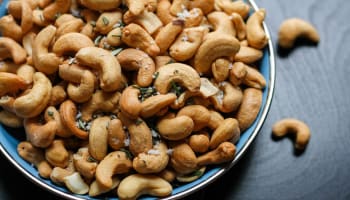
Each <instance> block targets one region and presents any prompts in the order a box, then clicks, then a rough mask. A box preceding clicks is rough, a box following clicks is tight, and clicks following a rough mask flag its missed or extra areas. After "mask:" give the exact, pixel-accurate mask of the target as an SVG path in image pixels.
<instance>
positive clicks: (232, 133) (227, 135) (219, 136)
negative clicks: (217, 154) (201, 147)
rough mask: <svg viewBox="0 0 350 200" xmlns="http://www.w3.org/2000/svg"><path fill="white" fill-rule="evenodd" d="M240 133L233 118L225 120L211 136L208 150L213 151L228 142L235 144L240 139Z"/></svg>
mask: <svg viewBox="0 0 350 200" xmlns="http://www.w3.org/2000/svg"><path fill="white" fill-rule="evenodd" d="M240 133H241V132H240V130H239V125H238V121H237V120H236V119H234V118H226V119H225V120H224V121H223V122H222V123H221V124H220V125H219V126H218V128H217V129H215V131H214V132H213V134H212V135H211V138H210V149H215V148H216V147H218V146H219V145H220V144H221V143H223V142H225V141H228V140H230V141H231V142H232V143H236V142H237V141H238V140H239V138H240Z"/></svg>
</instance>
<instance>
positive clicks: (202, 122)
mask: <svg viewBox="0 0 350 200" xmlns="http://www.w3.org/2000/svg"><path fill="white" fill-rule="evenodd" d="M176 116H177V117H179V116H188V117H190V118H191V119H192V120H193V122H194V127H193V130H194V131H199V130H201V129H202V128H204V127H205V126H207V123H208V121H209V120H210V112H209V110H208V109H207V108H205V107H204V106H201V105H188V106H185V107H183V108H182V109H180V110H179V112H178V113H177V115H176Z"/></svg>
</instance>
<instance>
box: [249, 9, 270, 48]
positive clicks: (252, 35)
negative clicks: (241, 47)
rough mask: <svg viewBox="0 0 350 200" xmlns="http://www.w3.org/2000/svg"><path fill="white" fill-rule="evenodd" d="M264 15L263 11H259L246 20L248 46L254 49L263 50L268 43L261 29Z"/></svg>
mask: <svg viewBox="0 0 350 200" xmlns="http://www.w3.org/2000/svg"><path fill="white" fill-rule="evenodd" d="M265 15H266V11H265V9H259V10H258V11H255V12H254V13H253V14H252V15H251V16H249V18H248V20H247V40H248V44H249V46H251V47H254V48H256V49H263V48H264V47H265V46H266V45H267V42H268V38H267V36H266V33H265V31H264V28H263V21H264V19H265Z"/></svg>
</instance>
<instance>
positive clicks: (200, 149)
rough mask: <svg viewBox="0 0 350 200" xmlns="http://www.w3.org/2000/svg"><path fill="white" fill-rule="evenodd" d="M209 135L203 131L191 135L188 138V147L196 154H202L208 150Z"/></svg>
mask: <svg viewBox="0 0 350 200" xmlns="http://www.w3.org/2000/svg"><path fill="white" fill-rule="evenodd" d="M209 141H210V140H209V134H208V133H207V132H205V131H200V132H198V133H195V134H192V135H191V136H190V137H189V140H188V145H190V147H191V149H192V150H193V151H194V152H196V153H204V152H207V151H208V149H209Z"/></svg>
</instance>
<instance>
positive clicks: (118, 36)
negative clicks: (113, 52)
mask: <svg viewBox="0 0 350 200" xmlns="http://www.w3.org/2000/svg"><path fill="white" fill-rule="evenodd" d="M112 37H117V38H121V37H122V35H121V34H119V35H115V34H114V35H112Z"/></svg>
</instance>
